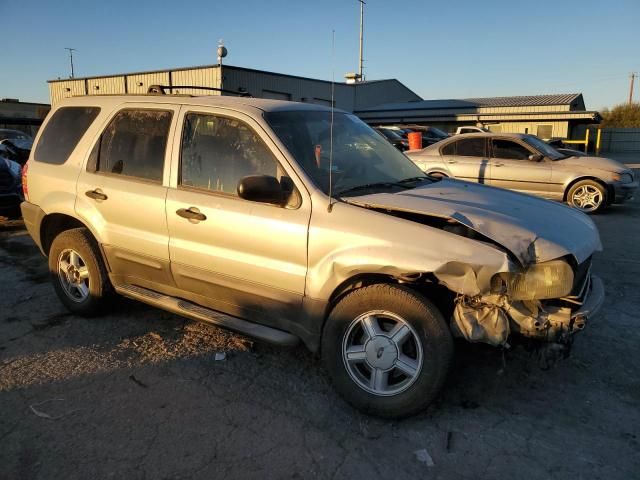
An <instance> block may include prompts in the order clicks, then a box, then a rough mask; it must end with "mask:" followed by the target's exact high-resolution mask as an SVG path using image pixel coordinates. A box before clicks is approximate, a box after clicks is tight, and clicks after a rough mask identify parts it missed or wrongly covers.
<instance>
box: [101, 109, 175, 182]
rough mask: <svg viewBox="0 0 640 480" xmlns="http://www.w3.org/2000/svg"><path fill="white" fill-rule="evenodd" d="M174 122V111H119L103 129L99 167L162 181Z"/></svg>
mask: <svg viewBox="0 0 640 480" xmlns="http://www.w3.org/2000/svg"><path fill="white" fill-rule="evenodd" d="M170 126H171V112H166V111H160V110H123V111H121V112H119V113H118V114H117V115H116V116H115V117H114V118H113V120H111V123H109V125H108V126H107V128H106V129H105V130H104V132H103V133H102V137H101V138H100V147H99V149H98V151H97V158H96V160H95V170H96V171H98V172H105V173H112V174H117V175H125V176H127V177H136V178H142V179H146V180H153V181H156V182H161V181H162V171H163V167H164V155H165V149H166V146H167V137H168V135H169V127H170ZM92 162H93V159H91V161H90V163H89V166H90V167H91V164H92Z"/></svg>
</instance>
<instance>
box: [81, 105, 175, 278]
mask: <svg viewBox="0 0 640 480" xmlns="http://www.w3.org/2000/svg"><path fill="white" fill-rule="evenodd" d="M178 111H179V110H178V109H177V108H172V107H166V106H162V107H158V108H150V107H149V105H148V104H145V105H144V106H140V108H136V107H135V106H128V107H127V108H126V109H122V110H119V111H118V112H116V113H115V114H114V115H113V116H112V118H111V119H110V120H108V121H107V124H106V127H105V128H104V130H103V131H102V133H101V134H100V136H99V137H98V138H97V139H96V140H95V145H94V147H93V149H92V151H91V154H90V155H89V158H88V160H87V165H86V168H83V169H82V171H81V173H80V176H79V177H78V182H77V195H76V212H77V213H78V215H79V217H80V218H81V219H86V223H87V224H88V225H91V226H92V227H93V228H95V229H96V231H95V232H94V233H95V235H96V237H97V238H98V239H99V241H100V242H101V244H102V247H103V250H104V252H105V255H106V258H107V262H108V265H109V268H110V271H111V273H112V275H115V277H114V278H115V280H116V281H117V282H122V283H133V284H138V285H143V286H148V287H150V288H153V287H154V284H155V283H159V284H166V283H171V282H172V279H171V274H170V271H169V236H168V229H167V221H166V214H165V198H166V195H167V186H166V185H167V183H168V179H169V176H168V169H166V172H165V164H167V165H168V162H165V157H167V156H168V155H167V148H166V146H167V143H168V139H169V138H171V133H172V132H173V129H174V128H175V127H173V126H172V121H173V120H174V117H175V116H176V115H177V113H178Z"/></svg>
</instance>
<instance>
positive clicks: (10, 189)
mask: <svg viewBox="0 0 640 480" xmlns="http://www.w3.org/2000/svg"><path fill="white" fill-rule="evenodd" d="M7 153H8V152H7V147H5V146H4V145H1V144H0V216H2V217H8V218H15V217H19V216H20V203H21V202H22V201H23V200H24V197H23V196H22V178H21V177H22V168H21V167H20V164H18V163H17V162H14V161H13V160H10V159H9V158H7V156H8V155H7Z"/></svg>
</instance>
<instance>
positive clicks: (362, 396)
mask: <svg viewBox="0 0 640 480" xmlns="http://www.w3.org/2000/svg"><path fill="white" fill-rule="evenodd" d="M452 357H453V340H452V338H451V333H450V331H449V328H448V326H447V324H446V322H445V321H444V319H443V318H442V315H441V314H440V312H439V311H438V310H437V309H436V307H434V306H433V304H431V302H429V301H428V300H427V299H426V298H425V297H423V296H422V295H420V294H419V293H417V292H415V291H413V290H411V289H409V288H406V287H403V286H399V285H382V284H381V285H372V286H369V287H364V288H360V289H358V290H356V291H354V292H352V293H350V294H348V295H347V296H345V297H344V298H343V299H342V300H341V301H340V302H339V303H338V304H337V305H336V307H335V308H334V309H333V311H332V312H331V314H330V315H329V318H328V319H327V323H326V325H325V328H324V331H323V334H322V361H323V364H324V366H325V368H326V370H327V372H328V373H329V376H330V377H331V380H332V382H333V384H334V386H335V388H336V390H338V392H339V393H340V394H341V395H342V396H343V397H344V398H345V399H346V400H347V401H348V402H349V403H350V404H352V405H353V406H354V407H356V408H358V409H359V410H361V411H363V412H365V413H368V414H372V415H376V416H380V417H386V418H402V417H407V416H409V415H413V414H415V413H417V412H419V411H421V410H423V409H424V408H426V407H427V405H429V404H430V403H431V402H432V401H433V399H434V398H435V396H436V395H437V394H438V392H439V391H440V388H441V387H442V384H443V383H444V380H445V378H446V375H447V373H448V370H449V367H450V364H451V360H452Z"/></svg>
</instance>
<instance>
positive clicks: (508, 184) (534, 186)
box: [490, 138, 554, 198]
mask: <svg viewBox="0 0 640 480" xmlns="http://www.w3.org/2000/svg"><path fill="white" fill-rule="evenodd" d="M490 143H491V145H490V147H491V162H490V163H491V182H490V183H491V185H492V186H494V187H501V188H508V189H510V190H517V191H520V192H523V193H529V194H531V195H538V196H541V197H546V198H554V193H553V191H552V189H551V188H550V186H551V185H550V184H551V164H552V162H550V161H547V160H546V159H544V158H542V159H541V160H540V161H532V160H529V157H530V155H534V154H537V153H538V152H536V151H534V150H533V149H531V148H530V147H527V146H525V145H524V144H522V143H520V142H519V141H516V140H513V139H510V138H492V139H491V142H490Z"/></svg>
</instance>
